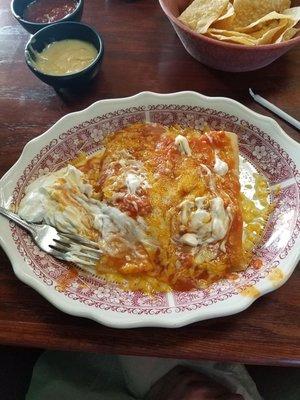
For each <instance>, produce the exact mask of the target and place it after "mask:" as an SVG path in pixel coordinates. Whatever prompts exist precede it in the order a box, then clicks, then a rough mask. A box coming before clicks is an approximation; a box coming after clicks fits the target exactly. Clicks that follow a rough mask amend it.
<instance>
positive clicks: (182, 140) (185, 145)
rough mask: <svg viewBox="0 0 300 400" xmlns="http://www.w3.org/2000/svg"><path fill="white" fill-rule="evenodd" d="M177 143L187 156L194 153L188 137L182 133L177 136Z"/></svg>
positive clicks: (182, 152) (181, 151)
mask: <svg viewBox="0 0 300 400" xmlns="http://www.w3.org/2000/svg"><path fill="white" fill-rule="evenodd" d="M175 144H176V146H177V147H178V150H179V151H180V153H181V154H184V155H186V156H190V155H192V151H191V148H190V145H189V142H188V140H187V138H186V137H184V136H182V135H177V136H176V138H175Z"/></svg>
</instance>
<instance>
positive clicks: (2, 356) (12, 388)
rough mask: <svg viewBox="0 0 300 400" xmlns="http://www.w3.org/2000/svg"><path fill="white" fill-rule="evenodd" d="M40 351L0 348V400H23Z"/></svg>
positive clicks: (8, 347)
mask: <svg viewBox="0 0 300 400" xmlns="http://www.w3.org/2000/svg"><path fill="white" fill-rule="evenodd" d="M41 353H42V350H37V349H27V348H22V347H10V346H0V399H1V400H23V399H25V395H26V392H27V390H28V387H29V384H30V379H31V375H32V369H33V366H34V364H35V362H36V360H37V358H38V357H39V355H40V354H41Z"/></svg>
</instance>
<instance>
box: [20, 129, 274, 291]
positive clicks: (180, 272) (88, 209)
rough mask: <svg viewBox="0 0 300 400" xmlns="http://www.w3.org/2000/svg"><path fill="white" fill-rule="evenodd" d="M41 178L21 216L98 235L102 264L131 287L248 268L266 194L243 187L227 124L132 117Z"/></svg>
mask: <svg viewBox="0 0 300 400" xmlns="http://www.w3.org/2000/svg"><path fill="white" fill-rule="evenodd" d="M103 145H104V147H103V149H102V150H101V151H100V152H99V153H97V154H95V155H94V156H92V157H89V158H87V157H85V156H84V155H81V156H79V157H78V158H77V159H76V160H74V162H73V163H72V164H73V165H72V166H71V165H69V166H68V167H66V168H63V169H61V170H60V171H57V172H55V173H51V174H49V175H47V176H45V177H42V178H39V179H38V180H37V181H35V182H33V183H32V184H31V185H30V186H29V187H28V188H27V191H26V194H25V197H24V199H23V200H22V202H21V204H20V209H19V213H20V215H21V216H22V217H23V218H24V219H27V220H29V221H34V222H47V223H51V224H52V225H54V226H56V227H58V228H59V229H61V230H64V231H70V232H77V233H79V234H81V235H83V236H86V237H89V238H91V239H93V240H96V241H98V243H99V246H100V248H101V250H102V256H101V257H100V259H99V261H98V263H97V266H96V272H97V273H98V274H100V275H102V276H104V277H105V278H106V279H108V280H113V281H114V282H118V283H120V284H122V286H123V287H124V288H126V289H129V290H142V291H145V292H155V291H166V290H171V289H175V290H190V289H193V288H198V287H203V286H206V285H208V284H210V283H212V282H214V281H216V280H218V279H221V278H222V277H225V276H226V275H227V274H230V273H232V272H233V271H236V270H241V269H243V268H245V266H246V265H247V263H248V262H249V259H250V257H251V250H252V249H253V247H254V245H255V243H257V241H255V240H254V238H255V239H256V240H257V239H259V237H260V235H261V234H262V231H263V228H264V224H265V221H266V220H267V216H268V211H269V203H268V191H267V186H266V185H265V181H263V180H261V179H260V177H258V178H257V182H258V183H257V187H256V196H257V197H259V198H260V199H261V207H260V208H257V207H256V204H255V203H254V202H253V201H252V200H250V199H247V198H245V196H241V194H240V185H239V181H238V174H237V165H236V160H237V154H236V147H234V145H233V143H232V136H231V135H229V134H226V132H222V131H220V132H214V131H210V132H209V134H208V133H207V131H206V132H204V134H202V133H201V132H199V131H197V130H194V129H191V128H186V129H183V128H181V127H179V126H174V127H164V126H161V125H156V124H133V125H129V126H128V127H126V128H124V129H122V130H120V131H118V132H115V133H112V134H110V135H108V136H107V137H106V138H105V139H104V143H103Z"/></svg>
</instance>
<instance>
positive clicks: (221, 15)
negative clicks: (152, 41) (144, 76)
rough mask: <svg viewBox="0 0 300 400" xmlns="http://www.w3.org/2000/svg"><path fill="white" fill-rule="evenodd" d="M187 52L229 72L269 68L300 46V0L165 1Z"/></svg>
mask: <svg viewBox="0 0 300 400" xmlns="http://www.w3.org/2000/svg"><path fill="white" fill-rule="evenodd" d="M160 4H161V6H162V9H163V10H164V12H165V13H166V15H167V16H168V18H169V19H170V21H171V23H172V25H173V27H174V29H175V31H176V32H177V34H178V36H179V38H180V40H181V41H182V43H183V45H184V47H185V48H186V50H187V51H188V52H189V53H190V54H191V55H192V56H193V57H194V58H196V59H197V60H199V61H200V62H202V63H204V64H206V65H209V66H211V67H213V68H216V69H221V70H225V71H250V70H255V69H258V68H261V67H264V66H266V65H268V64H270V63H271V62H273V61H274V60H276V59H277V58H278V57H280V56H281V55H282V54H284V53H286V52H287V51H288V50H289V49H290V48H291V47H293V46H295V45H297V44H300V26H299V21H300V1H299V0H298V1H290V0H160Z"/></svg>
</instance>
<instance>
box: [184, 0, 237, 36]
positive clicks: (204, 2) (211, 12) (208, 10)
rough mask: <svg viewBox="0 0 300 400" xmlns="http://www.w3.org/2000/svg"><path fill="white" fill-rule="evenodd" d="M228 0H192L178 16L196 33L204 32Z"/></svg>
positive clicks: (225, 6) (219, 14)
mask: <svg viewBox="0 0 300 400" xmlns="http://www.w3.org/2000/svg"><path fill="white" fill-rule="evenodd" d="M228 3H229V0H194V1H193V2H192V3H191V4H190V5H189V6H188V8H186V9H185V10H184V11H183V13H182V14H181V15H180V17H179V18H178V19H179V20H180V21H181V22H183V23H184V24H185V25H187V26H188V27H189V28H191V29H193V30H194V31H196V32H198V33H205V32H207V29H208V28H209V27H210V25H211V24H212V23H213V22H214V21H216V20H217V19H218V18H219V17H220V16H221V15H222V13H223V12H224V10H226V8H227V6H228Z"/></svg>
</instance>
